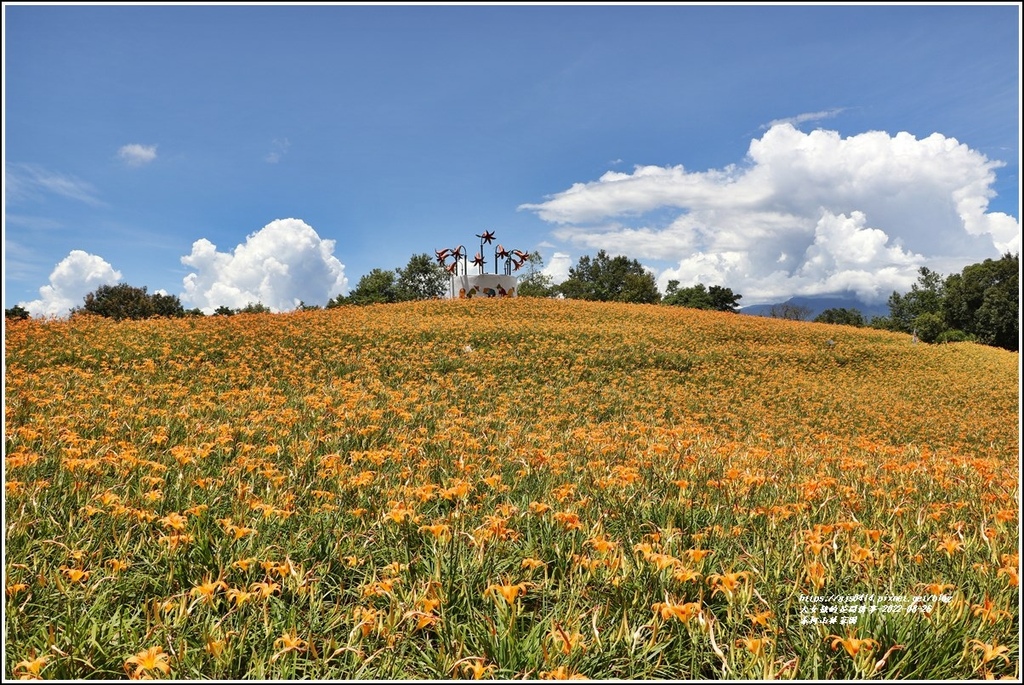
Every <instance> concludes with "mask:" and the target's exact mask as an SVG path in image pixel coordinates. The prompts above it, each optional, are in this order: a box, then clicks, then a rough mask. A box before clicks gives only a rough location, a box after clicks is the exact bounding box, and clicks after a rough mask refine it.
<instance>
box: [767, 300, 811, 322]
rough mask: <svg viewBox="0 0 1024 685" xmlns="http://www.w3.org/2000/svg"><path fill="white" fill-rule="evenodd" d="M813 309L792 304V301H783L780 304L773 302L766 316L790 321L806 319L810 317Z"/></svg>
mask: <svg viewBox="0 0 1024 685" xmlns="http://www.w3.org/2000/svg"><path fill="white" fill-rule="evenodd" d="M812 311H814V310H813V309H811V308H810V307H806V306H804V305H802V304H793V303H792V302H783V303H781V304H773V305H772V306H771V308H770V309H769V310H768V316H770V317H771V318H773V319H789V320H790V321H807V320H808V319H810V318H811V312H812Z"/></svg>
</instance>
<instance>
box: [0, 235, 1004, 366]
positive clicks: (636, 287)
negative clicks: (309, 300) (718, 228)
mask: <svg viewBox="0 0 1024 685" xmlns="http://www.w3.org/2000/svg"><path fill="white" fill-rule="evenodd" d="M525 266H526V270H525V271H524V272H523V274H522V275H521V276H519V282H518V286H517V287H518V291H519V295H520V296H521V297H565V298H568V299H579V300H593V301H601V302H634V303H647V304H664V305H672V306H680V307H689V308H692V309H704V310H711V311H721V312H733V313H736V312H738V311H739V300H740V299H742V297H743V296H742V295H740V294H739V293H735V292H733V291H732V290H731V289H729V288H727V287H724V286H720V285H711V286H710V287H709V286H705V285H704V284H703V283H697V284H696V285H693V286H689V287H680V286H679V281H678V280H670V281H669V282H668V287H667V289H666V292H665V294H664V295H662V294H661V293H660V292H659V290H658V287H657V283H656V281H655V278H654V274H653V273H651V272H650V271H648V270H647V269H645V268H644V267H643V265H641V264H640V262H639V261H637V260H636V259H630V258H629V257H626V256H623V255H618V256H614V257H613V256H611V255H609V254H608V253H607V252H606V251H605V250H600V251H599V252H598V253H597V255H596V256H594V257H591V256H590V255H585V256H583V257H580V258H579V260H578V261H577V263H576V265H575V266H574V267H572V268H570V269H569V275H568V278H566V280H564V281H563V282H561V283H559V284H557V285H556V284H554V283H553V282H552V278H551V277H550V276H548V275H547V274H544V273H543V266H544V263H543V259H542V258H541V256H540V254H539V253H537V252H534V253H532V254H530V255H529V258H528V260H527V262H526V264H525ZM1019 270H1020V260H1019V254H1010V253H1006V254H1004V255H1003V256H1002V257H1001V258H1000V259H997V260H996V259H986V260H985V261H984V262H981V263H977V264H971V265H969V266H967V267H965V268H964V269H963V271H961V272H960V273H959V274H950V275H949V276H946V277H943V276H942V275H941V274H939V273H938V272H935V271H932V270H931V269H928V268H927V267H921V268H920V269H919V271H918V279H917V282H915V283H914V284H913V285H912V286H911V288H910V290H909V291H908V292H906V293H898V292H895V291H894V292H893V293H892V295H891V296H890V297H889V300H888V306H889V316H881V317H878V316H876V317H874V318H872V319H871V320H870V321H867V320H866V319H865V317H864V316H863V314H861V312H860V311H859V310H857V309H855V308H833V309H826V310H825V311H823V312H822V313H821V314H819V315H818V316H817V317H815V318H814V319H813V320H814V321H815V322H818V323H829V324H838V325H846V326H870V327H872V328H879V329H884V330H891V331H897V332H902V333H908V334H911V335H912V336H914V338H915V339H916V340H920V341H922V342H926V343H931V342H960V341H973V342H979V343H982V344H985V345H993V346H996V347H1002V348H1004V349H1008V350H1014V351H1017V350H1018V348H1019V309H1020V304H1019V302H1020V300H1019V292H1018V283H1019V276H1018V274H1019ZM448 283H449V275H448V273H447V272H446V271H445V270H444V269H443V268H442V267H441V266H440V265H438V264H437V263H436V262H435V260H433V259H432V258H431V257H430V256H429V255H427V254H426V253H422V254H415V255H413V256H412V257H410V259H409V261H408V263H407V264H406V266H405V267H403V268H397V269H391V270H386V269H373V270H371V271H370V273H368V274H366V275H364V276H362V277H361V278H360V279H359V282H358V283H357V284H356V287H355V288H353V289H352V291H351V292H350V293H349V294H348V295H341V294H339V295H337V296H335V297H333V298H331V299H330V300H328V302H327V304H326V305H325V306H326V308H328V309H332V308H335V307H340V306H343V305H368V304H386V303H394V302H406V301H410V300H422V299H435V298H439V297H443V296H444V294H445V291H446V290H447V288H448ZM298 308H299V309H303V310H308V309H320V306H319V305H316V304H312V305H307V304H306V303H304V302H301V303H299V307H298ZM269 311H270V308H269V307H267V306H266V305H264V304H262V303H260V302H253V303H249V304H247V305H246V306H245V307H241V308H236V309H232V308H230V307H227V306H221V307H218V308H217V309H216V310H214V312H213V314H214V315H215V316H231V315H234V314H260V313H267V312H269ZM809 313H810V310H809V309H807V308H806V307H802V306H799V305H792V304H781V305H774V306H772V308H771V309H770V310H769V312H768V316H771V317H774V318H783V319H795V320H807V319H808V318H809ZM75 314H95V315H99V316H105V317H109V318H113V319H117V320H121V319H144V318H149V317H153V316H166V317H181V316H202V315H203V312H202V311H201V310H199V309H198V308H194V309H187V310H186V309H185V308H184V307H183V306H182V304H181V301H180V300H179V299H178V297H177V296H175V295H166V294H162V293H154V294H149V293H148V292H147V291H146V288H145V287H141V288H137V287H134V286H131V285H128V284H124V283H119V284H116V285H103V286H100V287H99V288H97V289H96V290H95V291H93V292H91V293H89V294H87V295H86V296H85V298H84V304H83V305H82V306H81V307H77V308H75V309H74V310H73V311H72V315H75ZM5 315H6V317H7V318H28V316H29V313H28V311H26V310H25V309H24V308H23V307H21V306H20V305H18V306H15V307H13V308H11V309H7V310H5Z"/></svg>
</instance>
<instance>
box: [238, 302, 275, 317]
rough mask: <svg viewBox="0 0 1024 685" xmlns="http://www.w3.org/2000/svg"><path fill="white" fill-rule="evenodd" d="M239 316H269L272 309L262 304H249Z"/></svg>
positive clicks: (239, 312) (239, 311) (241, 310)
mask: <svg viewBox="0 0 1024 685" xmlns="http://www.w3.org/2000/svg"><path fill="white" fill-rule="evenodd" d="M237 313H238V314H269V313H270V307H268V306H267V305H265V304H263V303H262V302H248V303H246V305H245V306H244V307H242V308H241V309H239V310H238V312H237Z"/></svg>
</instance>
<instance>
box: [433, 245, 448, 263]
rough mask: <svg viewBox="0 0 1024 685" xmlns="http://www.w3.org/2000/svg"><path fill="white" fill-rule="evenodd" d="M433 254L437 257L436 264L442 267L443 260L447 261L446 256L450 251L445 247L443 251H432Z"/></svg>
mask: <svg viewBox="0 0 1024 685" xmlns="http://www.w3.org/2000/svg"><path fill="white" fill-rule="evenodd" d="M434 254H436V255H437V263H438V264H440V265H441V266H444V260H446V259H448V255H449V254H451V251H450V250H449V249H448V248H447V247H446V248H444V249H443V250H434Z"/></svg>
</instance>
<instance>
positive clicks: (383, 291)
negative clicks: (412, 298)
mask: <svg viewBox="0 0 1024 685" xmlns="http://www.w3.org/2000/svg"><path fill="white" fill-rule="evenodd" d="M396 273H397V269H396V270H395V271H385V270H384V269H374V270H373V271H371V272H370V273H368V274H365V275H364V276H363V277H362V278H360V279H359V283H357V284H356V287H355V288H353V290H352V292H350V293H349V294H348V297H347V298H346V297H344V296H343V295H338V297H336V298H335V299H333V300H331V301H330V302H328V303H327V307H328V309H333V308H334V307H337V306H339V305H342V304H381V303H387V302H398V300H399V297H398V283H397V282H396Z"/></svg>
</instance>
